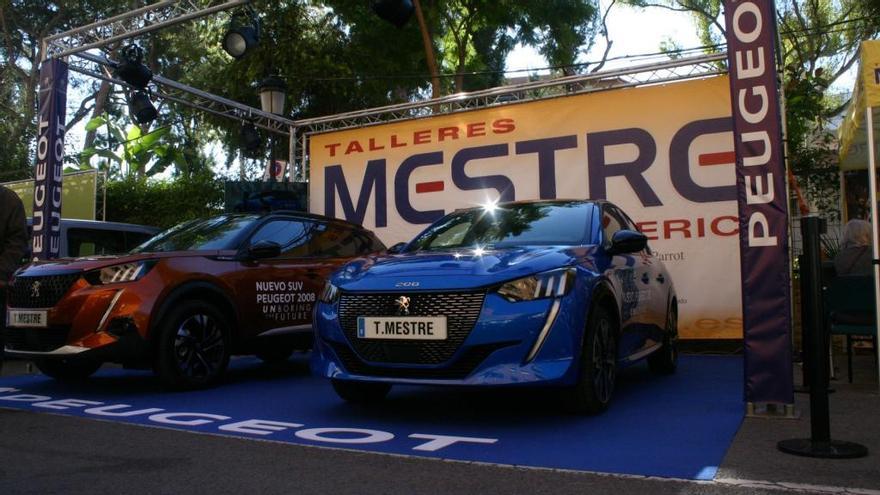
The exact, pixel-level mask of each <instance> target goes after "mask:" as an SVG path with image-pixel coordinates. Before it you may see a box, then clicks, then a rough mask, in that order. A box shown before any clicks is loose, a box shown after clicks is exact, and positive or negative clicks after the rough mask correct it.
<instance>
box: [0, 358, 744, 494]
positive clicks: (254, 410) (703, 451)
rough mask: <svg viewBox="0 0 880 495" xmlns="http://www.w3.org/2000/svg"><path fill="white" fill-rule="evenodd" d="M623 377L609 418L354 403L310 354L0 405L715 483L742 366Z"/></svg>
mask: <svg viewBox="0 0 880 495" xmlns="http://www.w3.org/2000/svg"><path fill="white" fill-rule="evenodd" d="M619 378H620V379H619V382H618V389H617V393H616V396H615V400H614V403H613V404H612V406H611V408H610V409H609V410H608V411H607V412H606V413H605V414H603V415H600V416H592V417H579V416H573V415H566V414H563V413H560V412H558V411H559V409H558V406H557V404H556V402H555V401H554V397H553V396H552V395H551V394H549V393H547V392H546V391H541V390H525V389H519V390H515V389H504V390H460V389H446V388H423V387H396V388H395V389H394V390H393V391H392V392H391V394H390V395H389V397H388V399H387V400H386V401H385V402H383V403H380V404H376V405H371V406H353V405H349V404H346V403H344V402H342V401H341V400H340V399H338V398H337V397H336V395H335V393H334V392H333V390H332V388H331V387H330V384H329V383H328V382H327V381H325V380H323V379H318V378H313V377H311V376H309V373H308V363H307V361H306V359H304V358H294V359H292V360H291V361H290V362H289V363H287V364H285V365H284V366H282V367H276V368H270V367H268V366H265V365H262V364H261V363H260V362H259V361H257V360H256V359H253V358H242V359H235V360H233V363H232V367H231V369H230V372H229V374H228V376H227V378H226V382H225V383H224V384H223V385H221V386H218V387H216V388H214V389H211V390H203V391H197V392H185V393H171V392H166V391H163V389H162V388H161V386H160V385H159V383H158V381H157V380H156V379H155V378H154V377H153V376H152V374H150V373H148V372H141V371H125V370H120V369H106V370H101V371H99V372H98V373H97V374H96V375H95V376H94V377H93V378H92V379H91V380H89V381H88V382H84V383H81V384H75V385H70V384H59V383H56V382H55V381H53V380H51V379H49V378H46V377H43V376H41V375H20V376H11V377H5V378H3V379H0V407H8V408H16V409H24V410H29V411H39V412H53V413H59V414H68V415H72V416H80V417H90V418H101V419H112V420H116V421H122V422H126V423H134V424H145V425H152V426H163V427H170V428H178V429H184V430H190V431H200V432H209V433H215V434H224V435H232V436H238V437H245V438H264V439H268V440H275V441H281V442H291V443H297V444H304V445H322V446H330V447H342V448H350V449H358V450H365V451H373V452H389V453H395V454H406V455H418V456H425V457H435V458H446V459H459V460H465V461H479V462H489V463H498V464H510V465H521V466H537V467H547V468H562V469H573V470H584V471H598V472H607V473H627V474H637V475H646V476H663V477H675V478H690V479H712V478H713V477H714V475H715V472H716V471H717V469H718V466H719V464H720V463H721V460H722V458H723V457H724V454H725V452H726V451H727V448H728V446H729V445H730V443H731V441H732V440H733V437H734V435H735V434H736V431H737V428H739V425H740V422H741V421H742V418H743V402H742V358H740V357H720V356H683V357H682V358H681V361H680V365H679V371H678V373H676V374H675V375H673V376H664V377H659V376H654V375H652V374H651V373H650V372H648V370H647V367H646V366H645V365H644V364H642V365H638V366H635V367H632V368H628V369H625V370H623V371H622V372H621V374H620V377H619ZM10 389H15V390H10ZM70 399H75V400H70ZM47 401H48V402H47ZM79 401H83V402H79ZM84 401H91V403H87V402H84ZM107 406H114V407H107ZM92 408H98V409H97V410H95V409H92ZM102 408H103V409H102ZM90 409H91V410H90ZM99 413H103V414H105V415H99ZM108 413H116V414H120V413H131V414H132V415H130V416H116V417H108V416H106V414H108ZM181 413H196V414H189V415H183V414H181ZM163 415H165V416H163ZM248 420H262V421H261V422H257V421H250V422H248V423H242V422H245V421H248ZM169 421H177V422H182V423H191V424H169ZM230 425H232V426H230ZM449 436H454V437H468V439H465V440H460V441H455V442H453V439H450V438H447V437H449Z"/></svg>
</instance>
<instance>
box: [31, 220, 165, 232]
mask: <svg viewBox="0 0 880 495" xmlns="http://www.w3.org/2000/svg"><path fill="white" fill-rule="evenodd" d="M33 222H34V219H33V217H28V218H27V224H28V226H29V227H30V226H32V225H33ZM61 223H62V224H65V225H68V226H75V227H96V228H100V229H104V230H125V231H138V232H150V233H157V232H159V231H160V230H162V229H160V228H159V227H152V226H149V225H140V224H136V223H124V222H104V221H101V220H83V219H79V218H62V219H61Z"/></svg>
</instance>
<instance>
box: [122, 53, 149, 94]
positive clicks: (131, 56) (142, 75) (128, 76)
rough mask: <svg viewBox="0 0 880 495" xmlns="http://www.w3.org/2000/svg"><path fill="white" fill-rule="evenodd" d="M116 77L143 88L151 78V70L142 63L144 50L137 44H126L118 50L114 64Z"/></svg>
mask: <svg viewBox="0 0 880 495" xmlns="http://www.w3.org/2000/svg"><path fill="white" fill-rule="evenodd" d="M116 77H118V78H119V79H122V80H123V81H125V82H127V83H128V84H130V85H132V86H134V87H136V88H139V89H144V88H146V87H147V84H149V83H150V81H151V80H152V79H153V71H151V70H150V69H149V68H148V67H147V66H146V65H144V50H143V49H142V48H141V47H139V46H137V45H126V46H125V47H123V48H122V50H121V51H120V57H119V61H118V62H117V64H116Z"/></svg>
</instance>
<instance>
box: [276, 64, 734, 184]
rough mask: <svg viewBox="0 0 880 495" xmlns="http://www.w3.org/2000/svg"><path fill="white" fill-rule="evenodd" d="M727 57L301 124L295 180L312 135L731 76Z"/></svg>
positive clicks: (304, 170)
mask: <svg viewBox="0 0 880 495" xmlns="http://www.w3.org/2000/svg"><path fill="white" fill-rule="evenodd" d="M726 62H727V54H726V53H719V54H713V55H702V56H698V57H690V58H681V59H676V60H669V61H666V62H661V63H653V64H644V65H638V66H633V67H628V68H625V69H615V70H608V71H602V72H595V73H591V74H581V75H573V76H566V77H560V78H557V79H550V80H538V81H531V82H526V83H521V84H514V85H510V86H501V87H497V88H490V89H485V90H481V91H474V92H472V93H460V94H455V95H449V96H444V97H441V98H435V99H432V100H425V101H419V102H410V103H402V104H398V105H389V106H384V107H377V108H371V109H367V110H359V111H356V112H348V113H342V114H337V115H330V116H327V117H319V118H314V119H304V120H297V121H296V122H295V126H296V127H295V129H294V132H295V134H296V135H297V139H298V141H299V145H298V147H297V149H298V150H299V151H298V152H297V151H295V150H294V151H293V152H292V155H294V156H295V158H296V159H295V160H294V161H293V162H291V163H293V164H294V165H293V166H291V175H292V176H293V175H294V174H293V172H294V171H296V172H297V173H296V175H295V176H294V177H292V178H294V180H298V181H308V178H309V167H308V144H309V143H308V141H309V137H310V135H312V134H316V133H322V132H329V131H339V130H343V129H354V128H361V127H366V126H371V125H379V124H385V123H389V122H399V121H405V120H412V119H418V118H424V117H430V116H434V115H443V114H450V113H458V112H467V111H471V110H478V109H483V108H491V107H497V106H501V105H510V104H515V103H525V102H528V101H535V100H543V99H548V98H558V97H562V96H571V95H576V94H583V93H593V92H596V91H607V90H610V89H618V88H626V87H633V86H644V85H649V84H662V83H670V82H675V81H682V80H686V79H694V78H699V77H709V76H714V75H720V74H726V73H727V67H726Z"/></svg>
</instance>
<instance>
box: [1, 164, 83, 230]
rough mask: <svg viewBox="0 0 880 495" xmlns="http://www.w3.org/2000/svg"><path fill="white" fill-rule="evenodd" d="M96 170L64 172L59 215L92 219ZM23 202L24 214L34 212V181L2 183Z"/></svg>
mask: <svg viewBox="0 0 880 495" xmlns="http://www.w3.org/2000/svg"><path fill="white" fill-rule="evenodd" d="M97 184H98V172H97V171H96V170H93V171H87V172H75V173H72V174H65V175H64V180H63V182H62V187H61V217H62V218H76V219H79V220H94V219H95V206H96V202H97V197H96V196H97ZM3 185H4V186H6V187H8V188H9V189H11V190H12V191H14V192H15V194H18V197H19V198H21V202H22V203H24V213H25V216H28V217H30V216H33V214H34V181H33V180H19V181H15V182H7V183H5V184H3Z"/></svg>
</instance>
